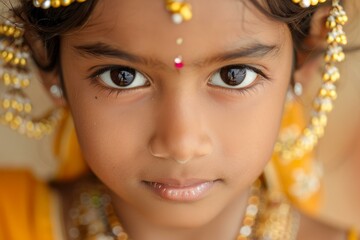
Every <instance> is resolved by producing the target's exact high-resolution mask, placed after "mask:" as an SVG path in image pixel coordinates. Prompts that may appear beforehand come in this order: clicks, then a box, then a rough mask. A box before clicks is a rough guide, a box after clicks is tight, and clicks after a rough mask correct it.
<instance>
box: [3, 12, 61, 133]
mask: <svg viewBox="0 0 360 240" xmlns="http://www.w3.org/2000/svg"><path fill="white" fill-rule="evenodd" d="M23 35H24V30H23V26H22V25H21V24H15V23H14V21H13V20H11V19H8V20H5V22H4V23H1V24H0V39H1V40H0V64H1V66H0V80H1V82H2V83H3V85H4V86H5V88H6V90H5V92H4V93H2V94H1V98H0V123H2V124H3V125H7V126H9V127H10V128H11V129H13V130H16V131H18V132H19V133H21V134H24V135H26V136H28V137H30V138H36V139H40V138H42V137H44V136H45V135H48V134H50V133H51V132H52V131H53V129H54V128H55V126H56V125H57V123H58V122H59V121H60V119H61V118H62V115H63V112H62V110H60V109H57V110H53V111H51V112H50V113H48V114H47V115H46V116H45V117H42V118H39V119H32V118H31V117H30V115H31V112H32V109H33V108H32V105H31V101H30V99H29V98H28V96H27V95H26V93H25V92H24V90H25V89H26V88H28V87H29V85H30V82H31V74H30V69H29V61H30V53H29V49H28V46H27V45H26V44H25V42H24V39H23Z"/></svg>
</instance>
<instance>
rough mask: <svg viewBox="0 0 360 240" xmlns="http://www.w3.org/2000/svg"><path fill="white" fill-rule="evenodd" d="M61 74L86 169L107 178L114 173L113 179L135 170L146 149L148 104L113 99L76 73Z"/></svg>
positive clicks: (119, 178)
mask: <svg viewBox="0 0 360 240" xmlns="http://www.w3.org/2000/svg"><path fill="white" fill-rule="evenodd" d="M65 71H66V67H64V72H65ZM64 75H65V76H64V77H65V79H67V80H66V87H67V93H68V98H69V105H70V109H71V112H72V115H73V119H74V123H75V127H76V131H77V135H78V139H79V143H80V146H81V149H82V152H83V155H84V158H85V159H86V161H87V163H88V164H89V166H90V168H91V169H93V171H94V172H95V174H97V175H98V176H99V177H100V178H102V179H104V178H108V180H110V179H111V178H110V175H113V176H114V174H115V175H116V181H117V180H123V179H126V177H127V175H128V174H130V173H131V172H137V171H136V170H135V169H137V168H139V166H141V165H142V164H144V163H143V162H142V159H144V157H143V156H141V157H140V155H141V154H142V153H144V152H145V150H146V149H145V146H146V144H145V141H146V139H147V137H146V135H147V133H146V132H147V129H148V128H147V126H146V124H147V123H146V122H145V121H144V119H149V118H150V116H148V115H147V114H148V113H149V112H150V110H149V107H148V106H147V105H146V104H141V102H139V105H138V106H137V105H136V104H135V106H134V104H132V105H131V104H129V103H127V102H117V100H116V97H112V96H109V97H108V96H107V94H104V92H101V90H99V89H97V88H96V87H93V86H91V85H90V84H88V83H86V82H84V81H83V80H81V79H80V78H77V76H76V74H71V75H68V76H66V73H65V74H64ZM128 105H131V106H132V107H131V108H130V107H128ZM133 159H137V161H135V162H136V164H134V161H132V160H133ZM119 173H121V174H119ZM112 179H114V180H115V178H112ZM114 180H112V181H114ZM118 182H121V181H118Z"/></svg>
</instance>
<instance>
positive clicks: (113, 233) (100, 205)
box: [68, 181, 298, 240]
mask: <svg viewBox="0 0 360 240" xmlns="http://www.w3.org/2000/svg"><path fill="white" fill-rule="evenodd" d="M268 206H270V205H269V204H268V202H267V200H266V197H265V194H264V191H263V189H262V187H261V184H260V181H257V182H256V183H255V184H254V185H253V186H252V187H251V191H250V196H249V198H248V204H247V207H246V210H245V214H244V217H243V221H242V226H241V227H240V228H239V233H238V236H237V237H236V238H235V239H236V240H251V239H272V240H276V239H278V240H280V239H281V240H290V239H295V236H296V233H297V227H296V226H297V225H298V224H295V223H296V221H295V220H294V219H295V218H294V216H293V213H292V212H291V208H290V206H289V205H288V204H286V205H284V203H281V205H277V204H274V203H271V206H272V210H271V211H269V210H270V209H269V208H268ZM279 211H281V214H279V213H278V212H279ZM69 215H70V216H69V217H70V220H71V224H70V228H69V229H68V236H69V237H70V239H71V240H80V239H81V240H90V239H97V240H130V239H131V238H130V237H129V235H128V234H127V233H126V232H125V230H124V228H123V226H122V225H121V223H120V221H119V219H118V217H117V216H116V213H115V209H114V207H113V205H112V203H111V197H110V195H109V194H108V191H107V189H106V188H105V187H104V186H103V185H101V184H97V185H96V186H95V187H94V185H93V184H91V185H89V187H84V188H82V190H80V191H79V194H78V197H77V199H76V201H75V202H74V205H73V207H72V208H71V209H70V211H69ZM269 219H271V220H272V221H268V220H269ZM274 220H275V222H274ZM269 223H271V224H269ZM289 223H290V224H289ZM274 226H275V227H276V228H274ZM289 226H290V227H291V229H292V230H291V231H289V229H288V228H289ZM275 232H276V233H277V235H278V237H277V236H275V235H274V233H275ZM285 232H288V233H289V234H290V233H292V235H294V236H287V237H286V238H284V236H285V234H284V233H285ZM279 233H280V234H279ZM289 234H288V235H289ZM260 236H261V237H260ZM268 237H271V238H268Z"/></svg>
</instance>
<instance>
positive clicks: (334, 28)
mask: <svg viewBox="0 0 360 240" xmlns="http://www.w3.org/2000/svg"><path fill="white" fill-rule="evenodd" d="M292 1H293V2H295V3H298V4H300V6H302V7H309V6H310V5H317V4H318V3H322V2H325V1H326V0H322V1H321V0H302V1H299V0H292ZM309 3H310V5H309ZM347 20H348V18H347V15H346V13H345V11H344V9H343V7H342V6H341V5H340V4H339V0H333V1H332V9H331V11H330V15H329V17H328V19H327V21H326V27H327V28H328V29H329V33H328V35H327V43H328V46H327V50H326V53H325V57H324V60H325V67H324V72H323V76H322V85H321V88H320V91H319V93H318V95H317V97H316V98H315V100H314V102H313V109H314V111H313V113H312V117H311V120H310V123H309V124H308V126H307V127H306V128H305V129H304V130H303V131H302V133H301V134H300V135H299V136H298V137H297V138H296V139H291V140H289V141H287V142H280V141H279V142H277V144H276V146H275V152H277V153H279V154H280V156H281V158H282V160H284V162H285V163H287V162H290V161H291V160H294V159H300V158H302V157H303V156H304V155H305V154H306V153H308V152H310V151H312V150H313V149H314V147H315V146H316V144H317V142H318V140H319V138H321V137H322V136H323V135H324V129H325V127H326V125H327V119H328V117H327V115H328V113H329V112H331V111H332V109H333V101H334V100H335V99H336V98H337V92H336V82H337V81H338V80H339V78H340V73H339V70H338V68H337V67H336V66H335V64H336V63H338V62H341V61H343V60H344V59H345V54H344V52H343V46H344V45H346V44H347V38H346V35H345V33H344V31H343V26H344V25H345V24H346V22H347Z"/></svg>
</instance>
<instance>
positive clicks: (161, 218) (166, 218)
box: [146, 204, 221, 229]
mask: <svg viewBox="0 0 360 240" xmlns="http://www.w3.org/2000/svg"><path fill="white" fill-rule="evenodd" d="M196 205H197V204H194V205H192V204H177V205H175V206H172V207H169V206H167V207H161V208H159V209H156V210H155V209H153V210H155V211H151V213H150V212H148V213H147V214H146V215H147V216H146V217H147V218H148V220H149V221H151V222H152V223H153V224H155V225H159V226H164V227H168V228H178V229H193V228H200V227H203V226H206V225H207V224H209V223H210V222H211V221H212V220H214V219H215V218H216V217H217V216H218V215H219V213H220V212H221V210H220V209H218V208H216V207H215V206H213V205H206V206H205V205H202V206H199V205H197V206H196Z"/></svg>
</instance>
